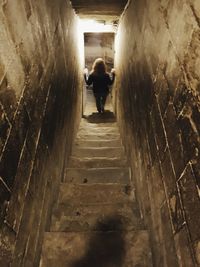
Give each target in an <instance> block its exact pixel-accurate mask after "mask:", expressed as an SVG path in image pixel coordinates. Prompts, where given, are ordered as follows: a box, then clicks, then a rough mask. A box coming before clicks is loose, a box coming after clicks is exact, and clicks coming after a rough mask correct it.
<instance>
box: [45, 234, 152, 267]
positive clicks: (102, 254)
mask: <svg viewBox="0 0 200 267" xmlns="http://www.w3.org/2000/svg"><path fill="white" fill-rule="evenodd" d="M151 266H152V264H151V253H150V249H149V242H148V233H147V231H145V230H144V231H137V232H134V231H130V232H120V231H119V232H82V233H59V232H57V233H55V232H54V233H50V232H49V233H46V234H45V238H44V243H43V250H42V257H41V262H40V267H151Z"/></svg>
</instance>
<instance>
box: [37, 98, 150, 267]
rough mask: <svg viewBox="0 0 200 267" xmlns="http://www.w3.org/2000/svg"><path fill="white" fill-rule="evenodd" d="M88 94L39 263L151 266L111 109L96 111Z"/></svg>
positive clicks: (61, 266)
mask: <svg viewBox="0 0 200 267" xmlns="http://www.w3.org/2000/svg"><path fill="white" fill-rule="evenodd" d="M89 97H90V98H89V101H90V102H89V104H88V108H87V110H86V113H85V116H84V117H85V118H83V119H82V121H81V124H80V128H79V131H78V134H77V138H76V140H75V142H74V145H73V151H72V155H71V158H70V161H69V164H68V166H67V167H66V171H65V177H64V182H63V183H62V184H61V185H60V193H59V197H58V201H57V203H56V205H55V207H54V211H53V214H52V220H51V228H50V232H46V233H45V238H44V243H43V250H42V256H41V262H40V267H136V266H137V267H147V266H148V267H150V266H152V264H151V253H150V249H149V241H148V233H147V231H146V229H145V228H144V225H143V222H142V220H141V218H140V212H139V209H138V206H137V201H136V199H135V194H134V188H133V186H132V183H131V175H130V170H129V166H128V163H127V159H126V155H125V152H124V147H123V145H122V143H121V139H120V134H119V130H118V126H117V123H116V121H115V117H114V114H113V113H112V112H111V111H107V112H106V113H105V114H97V113H95V112H94V111H95V107H94V102H93V100H92V99H91V98H92V96H91V94H90V95H89ZM108 107H109V105H108V106H107V107H106V108H108ZM92 112H94V113H92ZM91 113H92V114H91Z"/></svg>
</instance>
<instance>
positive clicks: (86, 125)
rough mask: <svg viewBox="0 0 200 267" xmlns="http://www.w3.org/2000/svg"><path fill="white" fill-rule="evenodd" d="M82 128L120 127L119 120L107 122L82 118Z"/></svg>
mask: <svg viewBox="0 0 200 267" xmlns="http://www.w3.org/2000/svg"><path fill="white" fill-rule="evenodd" d="M79 127H80V129H85V128H86V129H87V128H91V129H96V128H98V129H99V128H117V129H119V127H118V124H117V122H105V123H90V122H88V121H87V120H85V119H82V120H81V123H80V126H79Z"/></svg>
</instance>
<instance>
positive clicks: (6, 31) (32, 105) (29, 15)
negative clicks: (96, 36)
mask: <svg viewBox="0 0 200 267" xmlns="http://www.w3.org/2000/svg"><path fill="white" fill-rule="evenodd" d="M77 33H78V31H77V18H76V16H75V15H74V11H73V10H72V8H71V5H70V3H69V1H63V0H57V1H51V0H50V1H46V0H35V1H30V0H15V1H12V0H5V1H1V6H0V114H1V116H0V239H1V242H0V251H1V252H0V265H1V266H5V267H6V266H8V265H9V263H10V261H11V260H12V261H13V263H12V266H14V267H17V266H21V267H22V266H26V267H28V266H37V265H38V259H39V253H40V248H41V242H42V235H43V232H44V229H45V227H47V228H48V225H46V218H47V217H48V216H49V215H48V214H49V210H50V208H49V207H51V203H52V202H53V199H54V197H55V195H56V192H57V189H58V185H59V183H60V181H61V179H62V172H63V166H64V161H65V159H67V156H68V154H69V153H70V149H71V143H72V138H73V136H74V133H75V129H76V125H77V124H78V122H79V118H80V114H81V105H80V103H81V87H82V77H81V76H80V74H81V68H82V67H83V66H82V59H81V57H80V55H79V48H78V44H79V40H78V34H77ZM75 118H76V119H75ZM9 266H10V265H9Z"/></svg>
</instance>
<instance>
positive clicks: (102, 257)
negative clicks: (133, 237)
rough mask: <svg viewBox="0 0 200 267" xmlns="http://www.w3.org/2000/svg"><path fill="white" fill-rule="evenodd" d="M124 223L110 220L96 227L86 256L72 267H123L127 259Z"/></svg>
mask: <svg viewBox="0 0 200 267" xmlns="http://www.w3.org/2000/svg"><path fill="white" fill-rule="evenodd" d="M122 227H123V226H122V222H121V221H120V219H118V218H108V219H107V220H105V221H102V222H99V223H98V224H97V225H96V227H95V228H96V229H98V231H97V232H93V233H92V237H91V240H90V241H89V244H88V250H87V252H86V254H85V256H84V257H83V258H82V259H80V260H78V261H77V262H75V263H74V264H72V267H86V266H87V267H94V266H95V267H111V266H115V267H122V266H123V262H124V258H125V241H124V238H123V232H122V231H120V229H122Z"/></svg>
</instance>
